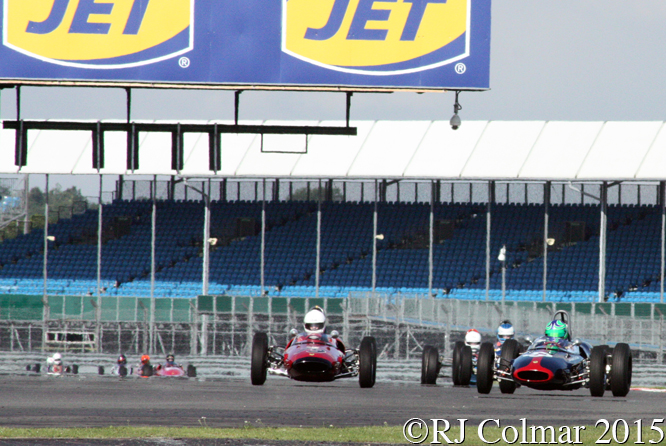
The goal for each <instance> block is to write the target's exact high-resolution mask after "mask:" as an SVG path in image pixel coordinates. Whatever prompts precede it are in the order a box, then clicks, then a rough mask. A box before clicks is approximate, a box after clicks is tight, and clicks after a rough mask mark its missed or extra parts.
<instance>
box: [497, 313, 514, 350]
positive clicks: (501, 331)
mask: <svg viewBox="0 0 666 446" xmlns="http://www.w3.org/2000/svg"><path fill="white" fill-rule="evenodd" d="M515 335H516V329H515V328H513V325H512V324H511V321H509V320H503V321H502V322H500V325H499V327H497V343H496V344H495V354H496V355H499V354H501V352H502V345H504V341H506V340H507V339H513V337H514V336H515Z"/></svg>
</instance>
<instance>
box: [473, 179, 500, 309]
mask: <svg viewBox="0 0 666 446" xmlns="http://www.w3.org/2000/svg"><path fill="white" fill-rule="evenodd" d="M470 197H471V195H470ZM494 201H495V182H494V181H489V182H488V205H487V206H486V300H489V299H490V228H491V210H492V203H493V202H494Z"/></svg>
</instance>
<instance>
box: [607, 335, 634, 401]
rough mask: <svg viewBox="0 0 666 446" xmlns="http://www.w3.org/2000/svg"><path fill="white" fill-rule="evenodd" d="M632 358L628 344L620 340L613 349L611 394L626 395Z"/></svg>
mask: <svg viewBox="0 0 666 446" xmlns="http://www.w3.org/2000/svg"><path fill="white" fill-rule="evenodd" d="M631 372H632V360H631V349H630V348H629V345H627V344H625V343H623V342H620V343H619V344H616V345H615V348H614V349H613V362H612V365H611V391H612V392H613V396H627V394H628V393H629V388H630V387H631Z"/></svg>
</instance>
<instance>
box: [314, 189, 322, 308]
mask: <svg viewBox="0 0 666 446" xmlns="http://www.w3.org/2000/svg"><path fill="white" fill-rule="evenodd" d="M316 249H317V260H316V262H315V297H316V298H318V297H319V274H320V273H319V268H320V266H321V180H319V189H318V192H317V247H316Z"/></svg>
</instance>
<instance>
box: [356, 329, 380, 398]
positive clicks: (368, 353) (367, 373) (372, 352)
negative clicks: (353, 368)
mask: <svg viewBox="0 0 666 446" xmlns="http://www.w3.org/2000/svg"><path fill="white" fill-rule="evenodd" d="M358 355H359V358H358V383H359V385H360V386H361V387H363V388H370V387H372V386H374V385H375V377H376V374H377V342H376V341H375V338H374V337H372V336H366V337H364V338H363V340H362V341H361V347H360V348H359V352H358Z"/></svg>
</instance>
